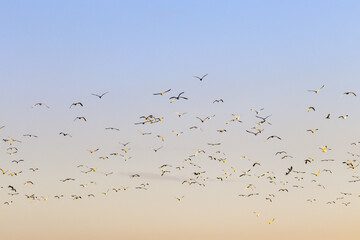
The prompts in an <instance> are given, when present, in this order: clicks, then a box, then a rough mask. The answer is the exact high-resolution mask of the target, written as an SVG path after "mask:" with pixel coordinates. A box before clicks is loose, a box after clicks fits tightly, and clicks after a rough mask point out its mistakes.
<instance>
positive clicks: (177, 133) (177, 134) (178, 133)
mask: <svg viewBox="0 0 360 240" xmlns="http://www.w3.org/2000/svg"><path fill="white" fill-rule="evenodd" d="M172 132H173V133H175V135H176V136H179V135H180V134H183V132H177V131H175V130H172Z"/></svg>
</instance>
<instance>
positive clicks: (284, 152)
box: [275, 151, 286, 156]
mask: <svg viewBox="0 0 360 240" xmlns="http://www.w3.org/2000/svg"><path fill="white" fill-rule="evenodd" d="M278 154H286V151H280V152H276V153H275V156H276V155H278Z"/></svg>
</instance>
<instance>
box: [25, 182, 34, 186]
mask: <svg viewBox="0 0 360 240" xmlns="http://www.w3.org/2000/svg"><path fill="white" fill-rule="evenodd" d="M28 184H32V185H34V183H33V182H32V181H27V182H26V183H24V185H25V186H26V185H28Z"/></svg>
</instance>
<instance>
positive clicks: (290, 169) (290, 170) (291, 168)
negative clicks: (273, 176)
mask: <svg viewBox="0 0 360 240" xmlns="http://www.w3.org/2000/svg"><path fill="white" fill-rule="evenodd" d="M292 171H293V167H292V166H291V167H290V168H288V171H287V172H286V173H285V175H289V174H290V173H291V172H292Z"/></svg>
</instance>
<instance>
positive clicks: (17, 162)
mask: <svg viewBox="0 0 360 240" xmlns="http://www.w3.org/2000/svg"><path fill="white" fill-rule="evenodd" d="M11 162H14V163H16V164H19V163H20V162H24V160H23V159H20V160H12V161H11Z"/></svg>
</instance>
